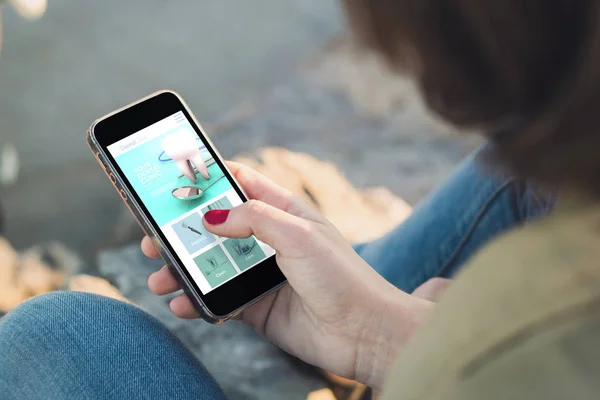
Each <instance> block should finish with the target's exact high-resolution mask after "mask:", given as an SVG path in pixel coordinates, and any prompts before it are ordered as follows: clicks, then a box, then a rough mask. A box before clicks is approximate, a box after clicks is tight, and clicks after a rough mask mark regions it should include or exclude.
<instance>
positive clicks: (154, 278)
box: [148, 265, 181, 296]
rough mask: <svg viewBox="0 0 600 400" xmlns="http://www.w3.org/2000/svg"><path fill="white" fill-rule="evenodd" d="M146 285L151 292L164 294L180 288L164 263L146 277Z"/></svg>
mask: <svg viewBox="0 0 600 400" xmlns="http://www.w3.org/2000/svg"><path fill="white" fill-rule="evenodd" d="M148 287H149V288H150V290H151V291H152V293H154V294H157V295H159V296H164V295H166V294H170V293H173V292H176V291H178V290H179V289H181V285H179V282H177V280H176V279H175V277H174V276H173V274H172V273H171V271H170V270H169V267H167V266H166V265H165V266H164V267H162V268H161V269H159V270H158V271H156V272H154V273H153V274H152V275H150V276H149V277H148Z"/></svg>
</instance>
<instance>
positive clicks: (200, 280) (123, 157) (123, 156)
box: [108, 112, 275, 294]
mask: <svg viewBox="0 0 600 400" xmlns="http://www.w3.org/2000/svg"><path fill="white" fill-rule="evenodd" d="M108 151H109V152H110V154H111V155H112V157H113V158H114V159H115V162H116V163H117V165H118V166H119V168H120V169H121V171H122V173H123V175H124V178H125V179H126V180H127V181H128V182H129V184H130V185H131V186H132V187H133V190H134V191H135V193H136V194H137V196H138V197H139V199H140V201H141V202H142V203H143V204H144V206H145V207H146V209H147V210H148V212H149V213H150V216H151V217H152V219H153V220H154V222H156V224H157V225H158V226H159V227H160V230H161V232H162V233H163V235H164V236H165V238H166V239H167V241H168V242H169V243H170V244H171V246H172V248H173V249H174V250H175V252H176V253H177V255H178V257H179V259H180V260H181V261H182V263H183V266H184V267H185V268H186V269H187V270H188V271H189V273H190V275H191V276H192V278H193V279H194V281H195V282H196V284H197V285H198V287H199V288H200V290H201V291H202V293H204V294H206V293H208V292H210V291H211V290H213V289H215V288H216V287H217V286H219V285H222V284H223V283H225V282H227V281H228V280H230V279H233V278H235V277H236V276H237V275H239V274H241V273H242V272H244V271H247V270H248V269H250V268H252V267H254V266H255V265H257V264H259V263H260V262H261V261H263V260H264V259H266V258H268V257H270V256H272V255H273V254H275V252H274V251H273V249H271V248H270V247H269V246H267V245H266V244H264V243H262V242H260V241H258V240H257V239H256V238H254V237H253V236H251V237H249V238H244V239H228V238H222V237H218V236H215V235H213V234H211V233H210V232H208V231H207V230H206V229H205V228H204V226H203V225H202V216H203V215H204V214H205V213H207V212H208V211H210V210H227V209H231V208H233V207H235V206H237V205H240V204H241V203H242V199H241V198H240V196H239V195H238V194H237V192H236V191H235V189H234V188H233V186H232V184H231V182H230V181H229V179H228V178H227V176H226V175H225V174H224V172H223V170H222V169H221V168H220V167H219V164H218V163H217V162H215V160H214V159H213V157H212V155H211V154H210V152H209V151H208V150H207V148H206V146H205V144H204V143H203V142H202V140H201V139H200V137H199V136H198V135H197V134H196V131H195V130H194V128H193V127H192V125H191V124H190V122H189V121H188V120H187V118H186V117H185V115H184V114H183V113H182V112H178V113H176V114H173V115H171V116H170V117H167V118H165V119H163V120H161V121H158V122H156V123H154V124H152V125H150V126H148V127H147V128H145V129H143V130H141V131H139V132H136V133H134V134H132V135H130V136H128V137H126V138H125V139H122V140H120V141H118V142H116V143H113V144H111V145H110V146H108Z"/></svg>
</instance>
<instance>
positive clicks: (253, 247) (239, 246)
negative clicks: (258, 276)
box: [223, 236, 266, 271]
mask: <svg viewBox="0 0 600 400" xmlns="http://www.w3.org/2000/svg"><path fill="white" fill-rule="evenodd" d="M223 246H225V248H226V249H227V252H228V253H229V255H230V256H231V258H233V261H234V262H235V263H236V264H237V266H238V268H239V269H240V270H241V271H244V270H246V269H248V268H250V267H251V266H253V265H254V264H256V263H257V262H260V261H262V260H263V259H265V258H266V255H265V253H264V252H263V251H262V249H261V248H260V246H259V245H258V242H257V241H256V240H255V239H254V238H253V237H252V236H250V237H249V238H246V239H228V240H225V241H224V242H223Z"/></svg>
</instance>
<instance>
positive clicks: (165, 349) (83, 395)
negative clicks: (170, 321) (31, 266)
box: [0, 292, 225, 400]
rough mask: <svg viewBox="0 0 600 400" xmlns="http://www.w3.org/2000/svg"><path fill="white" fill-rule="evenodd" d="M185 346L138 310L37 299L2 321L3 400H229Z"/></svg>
mask: <svg viewBox="0 0 600 400" xmlns="http://www.w3.org/2000/svg"><path fill="white" fill-rule="evenodd" d="M224 398H225V396H224V394H223V392H222V391H221V389H220V388H219V386H218V385H217V384H216V382H215V381H214V379H213V378H212V377H211V376H210V375H209V374H208V372H206V370H205V369H204V367H203V366H202V364H201V363H200V362H199V361H198V360H197V359H196V358H195V357H194V356H193V355H192V354H191V353H190V352H189V351H188V350H187V349H186V348H185V347H184V346H183V344H182V343H181V342H180V341H179V340H178V339H177V338H176V337H175V336H174V335H173V334H172V333H171V332H169V331H168V330H167V328H165V327H164V325H162V324H161V323H160V322H159V321H158V320H156V319H154V318H153V317H151V316H150V315H148V314H146V313H145V312H144V311H142V310H140V309H138V308H137V307H135V306H132V305H129V304H126V303H123V302H120V301H116V300H112V299H108V298H105V297H101V296H96V295H92V294H86V293H77V292H55V293H50V294H47V295H43V296H39V297H36V298H33V299H31V300H29V301H27V302H25V303H23V304H22V305H20V306H19V307H17V308H16V309H15V310H13V311H12V312H11V313H9V314H7V315H6V316H4V317H3V318H2V319H1V320H0V399H2V400H13V399H14V400H17V399H18V400H21V399H28V400H29V399H32V400H34V399H49V400H50V399H51V400H62V399H77V400H80V399H128V400H129V399H210V400H217V399H224Z"/></svg>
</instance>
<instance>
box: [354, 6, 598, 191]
mask: <svg viewBox="0 0 600 400" xmlns="http://www.w3.org/2000/svg"><path fill="white" fill-rule="evenodd" d="M344 1H345V3H346V6H347V9H348V11H349V13H348V15H349V17H350V18H349V19H350V22H351V23H352V24H353V25H354V26H355V27H356V28H357V32H359V34H360V38H361V39H363V40H364V41H365V42H366V43H367V44H369V45H371V46H373V47H374V48H376V49H378V50H379V51H381V52H382V53H383V55H384V56H385V57H386V58H387V59H388V60H389V61H390V62H391V64H392V65H393V66H394V67H395V68H396V69H397V70H398V71H399V72H404V73H408V74H410V75H412V76H413V77H414V78H415V79H416V81H417V82H418V84H419V86H420V88H421V91H422V93H423V97H424V99H425V102H426V103H427V105H428V106H429V107H430V108H431V109H432V110H433V111H434V112H435V113H437V114H439V115H440V116H442V117H443V118H445V119H446V120H448V121H449V122H451V123H452V124H454V125H456V126H458V127H464V128H477V129H481V130H483V131H484V132H485V133H486V134H487V135H488V136H489V137H490V138H491V140H492V141H493V142H494V143H495V146H494V148H495V149H496V155H497V156H498V157H499V158H500V159H501V160H502V161H503V163H504V164H505V165H506V166H508V167H510V168H511V169H513V170H514V171H516V172H518V173H520V174H521V175H523V176H526V177H530V178H535V179H538V180H539V181H540V182H543V183H549V184H553V185H570V186H573V185H575V186H577V187H580V188H584V189H586V190H592V191H595V192H596V194H600V18H599V17H600V8H599V7H598V6H599V1H593V0H344Z"/></svg>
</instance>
